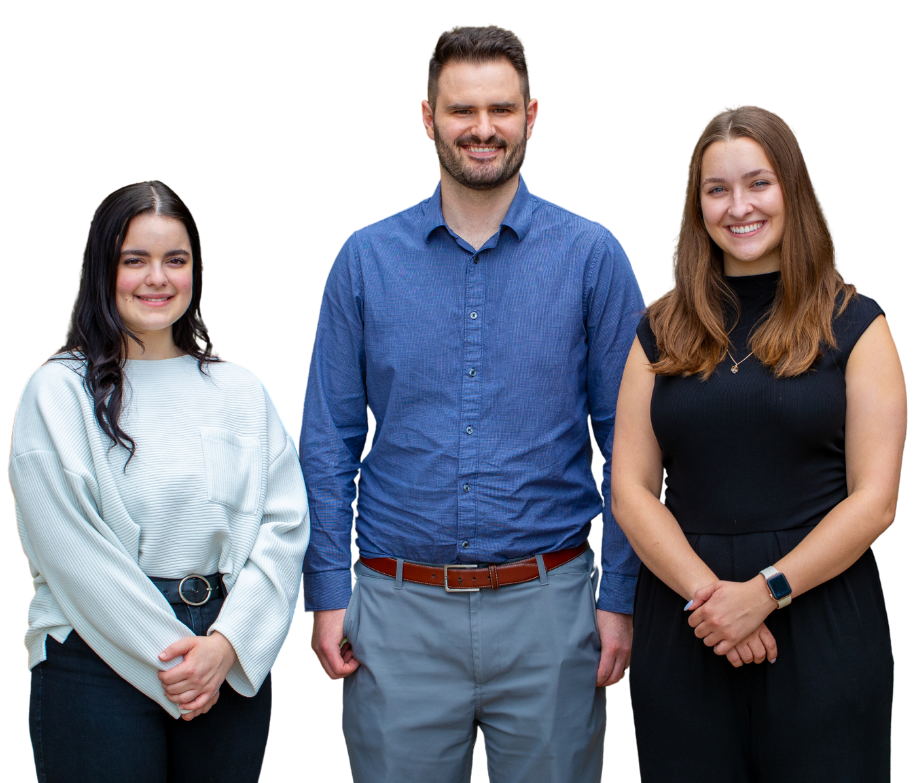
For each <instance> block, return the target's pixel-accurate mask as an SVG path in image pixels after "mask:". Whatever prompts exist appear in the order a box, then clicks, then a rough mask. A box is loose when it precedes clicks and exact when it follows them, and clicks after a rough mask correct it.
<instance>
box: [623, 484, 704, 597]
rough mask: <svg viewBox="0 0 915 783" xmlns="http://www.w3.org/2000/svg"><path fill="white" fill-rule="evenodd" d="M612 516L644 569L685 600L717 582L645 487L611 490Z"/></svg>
mask: <svg viewBox="0 0 915 783" xmlns="http://www.w3.org/2000/svg"><path fill="white" fill-rule="evenodd" d="M613 514H614V516H615V517H616V520H617V522H618V523H619V526H620V527H621V528H622V530H623V532H624V533H625V534H626V537H627V538H628V539H629V543H630V544H632V548H633V549H634V550H635V553H636V554H637V555H638V556H639V558H640V559H641V561H642V563H643V564H644V565H645V567H646V568H648V569H649V570H650V571H651V572H652V573H653V574H654V575H655V576H657V577H658V578H659V579H660V580H661V581H662V582H664V584H666V585H667V586H668V587H669V588H670V589H671V590H673V591H674V592H676V593H678V594H679V595H681V596H683V598H684V599H686V600H689V599H690V598H692V596H693V593H695V591H696V590H698V589H699V588H700V587H704V586H705V585H707V584H710V583H711V582H714V581H715V580H716V579H717V577H716V576H715V573H714V572H713V571H712V569H711V568H709V567H708V566H707V565H706V564H705V563H704V562H703V561H702V559H701V558H700V557H699V556H698V555H697V554H696V553H695V552H694V551H693V548H692V547H691V546H690V545H689V542H688V541H687V540H686V536H684V535H683V531H682V529H681V528H680V525H679V524H678V523H677V520H676V519H674V517H673V514H671V513H670V511H669V510H668V509H667V507H666V506H665V505H664V504H663V503H661V501H660V500H658V498H657V497H655V495H654V494H652V492H651V491H649V490H648V489H647V488H644V487H639V486H624V487H619V488H614V492H613Z"/></svg>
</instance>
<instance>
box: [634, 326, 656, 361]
mask: <svg viewBox="0 0 915 783" xmlns="http://www.w3.org/2000/svg"><path fill="white" fill-rule="evenodd" d="M635 334H636V337H638V340H639V344H640V345H641V346H642V350H643V351H645V355H646V356H647V357H648V361H650V362H651V363H652V364H654V363H655V362H657V361H658V359H659V358H660V355H659V351H658V339H657V337H655V333H654V332H653V331H652V329H651V316H650V315H649V314H648V313H644V314H643V315H642V317H641V318H640V319H639V325H638V326H637V327H636V330H635Z"/></svg>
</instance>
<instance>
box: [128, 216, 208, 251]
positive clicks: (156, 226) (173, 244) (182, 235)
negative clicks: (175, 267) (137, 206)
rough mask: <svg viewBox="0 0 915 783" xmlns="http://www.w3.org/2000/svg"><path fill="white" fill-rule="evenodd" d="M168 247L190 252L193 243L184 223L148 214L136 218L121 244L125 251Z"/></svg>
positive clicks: (129, 225)
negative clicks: (159, 246) (161, 246)
mask: <svg viewBox="0 0 915 783" xmlns="http://www.w3.org/2000/svg"><path fill="white" fill-rule="evenodd" d="M163 244H164V245H168V246H169V249H171V250H178V249H185V250H190V248H191V241H190V239H189V238H188V235H187V229H186V228H185V227H184V223H182V222H181V221H180V220H178V219H176V218H171V217H164V216H163V215H153V214H150V213H148V212H146V213H144V214H142V215H137V216H136V217H134V218H133V219H132V220H131V221H130V223H129V224H128V226H127V233H126V234H125V236H124V241H123V242H122V243H121V245H122V247H123V248H124V249H125V250H128V249H134V250H135V249H142V248H145V247H156V246H158V245H163Z"/></svg>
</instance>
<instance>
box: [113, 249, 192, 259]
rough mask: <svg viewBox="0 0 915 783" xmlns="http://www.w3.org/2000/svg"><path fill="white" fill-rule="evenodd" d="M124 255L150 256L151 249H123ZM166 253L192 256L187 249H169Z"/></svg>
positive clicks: (168, 254)
mask: <svg viewBox="0 0 915 783" xmlns="http://www.w3.org/2000/svg"><path fill="white" fill-rule="evenodd" d="M121 255H122V256H143V257H144V258H149V251H147V250H122V251H121ZM165 255H167V256H187V257H188V258H190V255H191V254H190V253H188V252H187V250H181V249H180V248H179V249H178V250H169V251H168V252H167V253H166V254H165Z"/></svg>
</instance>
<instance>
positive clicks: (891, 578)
mask: <svg viewBox="0 0 915 783" xmlns="http://www.w3.org/2000/svg"><path fill="white" fill-rule="evenodd" d="M452 21H453V20H442V21H441V22H437V23H430V24H429V25H428V28H429V29H428V30H422V31H421V34H420V35H419V36H417V35H415V34H413V31H415V28H410V30H408V29H407V28H398V27H396V26H392V27H391V28H390V29H378V28H375V29H366V30H364V31H363V32H361V33H360V32H355V31H353V30H351V29H349V28H346V30H345V32H341V31H340V30H332V31H330V32H327V33H326V35H327V41H325V42H324V43H323V48H321V49H320V52H321V54H320V55H318V54H316V53H315V51H316V50H315V49H313V48H312V47H313V45H314V42H315V38H316V35H317V33H316V31H310V33H309V35H308V37H307V38H305V39H304V40H303V41H301V42H299V41H292V40H288V41H279V42H277V45H276V46H267V45H265V44H263V42H262V45H261V46H260V48H259V49H258V50H257V54H256V55H255V54H254V53H252V52H251V51H250V50H249V49H247V48H246V47H244V46H239V47H237V48H235V47H232V46H230V45H229V44H226V45H225V46H221V45H220V46H215V45H214V46H215V48H214V49H213V51H214V56H213V57H212V58H211V59H206V58H204V57H202V56H200V57H195V58H192V59H191V61H192V62H193V63H195V65H194V70H193V73H191V74H189V75H184V76H182V78H181V79H180V80H178V79H175V78H172V77H169V76H166V75H160V74H155V73H152V74H150V73H147V72H144V69H143V68H142V67H138V68H137V70H136V71H135V72H132V73H125V74H124V75H122V77H120V78H121V79H124V80H126V82H127V86H126V87H124V86H122V87H120V88H119V89H117V90H115V91H113V92H111V91H110V90H108V89H102V88H101V87H100V85H101V86H103V87H107V86H108V85H107V82H108V81H110V80H111V79H112V78H113V77H109V76H108V75H107V74H106V72H105V67H101V66H100V70H99V72H97V73H85V74H83V75H81V76H77V75H76V74H72V73H66V72H62V73H61V76H60V81H59V83H58V84H57V85H56V86H55V87H54V88H53V90H52V91H51V92H50V93H46V94H43V95H42V96H41V97H38V98H31V99H30V100H29V103H28V108H27V109H25V108H24V109H23V111H22V113H21V117H20V120H19V123H18V127H17V128H16V129H15V132H16V134H17V139H18V141H17V144H16V146H15V147H14V148H11V149H9V150H8V154H9V155H10V156H11V158H12V160H13V162H14V163H15V164H16V166H17V168H16V170H17V171H18V172H19V174H18V176H17V178H16V185H17V187H16V190H15V193H14V194H13V207H12V208H11V209H10V210H9V211H8V212H7V214H6V220H7V228H8V231H13V232H15V234H16V235H17V236H19V237H22V238H23V240H24V241H23V249H22V250H21V251H20V252H21V255H20V257H19V258H18V259H8V262H7V265H6V270H7V280H6V282H7V289H6V293H7V296H8V302H7V303H8V309H7V312H8V316H7V324H8V325H7V329H8V332H9V333H10V335H11V337H12V340H11V343H12V345H13V350H12V361H11V362H10V364H11V367H10V376H8V380H7V383H6V390H7V391H6V395H7V396H6V405H7V410H8V411H9V412H10V413H12V411H13V409H14V406H15V404H16V400H17V398H18V394H19V391H20V389H21V384H22V383H23V382H24V381H25V379H26V378H27V376H28V374H29V373H30V372H31V371H32V370H33V369H34V368H35V367H36V366H38V365H39V364H40V363H41V361H42V360H43V359H44V358H45V357H47V356H48V355H49V354H50V353H51V351H52V350H54V349H55V348H56V347H57V346H59V345H60V343H61V342H62V340H63V334H64V329H65V327H66V323H67V318H68V315H69V311H70V307H71V304H72V300H73V294H74V291H75V287H76V280H77V270H78V267H79V259H80V254H81V252H82V249H83V244H84V242H85V237H86V232H87V230H88V226H89V219H90V216H91V214H92V211H93V209H94V208H95V206H96V205H97V204H98V202H99V201H100V200H101V199H102V198H103V197H104V196H105V195H106V194H107V193H108V192H110V191H111V190H113V189H114V188H116V187H119V186H121V185H124V184H127V183H129V182H133V181H137V180H141V179H147V178H158V179H162V180H163V181H165V182H167V183H168V184H169V185H171V186H172V187H173V188H175V189H176V190H177V191H178V193H179V194H180V195H181V196H182V197H183V198H184V200H185V201H186V202H187V204H188V205H189V206H190V208H191V209H192V211H193V212H194V215H195V216H196V218H197V221H198V223H199V226H200V228H201V231H202V235H203V248H204V260H205V270H206V271H205V287H204V294H205V295H204V300H203V313H204V316H205V318H206V321H207V324H208V326H209V327H210V330H211V334H212V336H213V339H214V342H215V344H216V348H217V349H218V350H219V351H221V353H222V355H223V356H224V357H225V358H227V359H229V360H231V361H234V362H237V363H239V364H243V365H245V366H247V367H249V368H250V369H251V370H252V371H254V372H255V373H257V374H258V375H259V376H260V377H261V378H262V379H263V380H264V382H265V384H266V385H267V387H268V388H269V390H270V392H271V394H272V395H273V398H274V400H275V402H276V404H277V407H278V408H279V411H280V413H281V415H282V416H283V420H284V422H285V424H286V427H287V429H288V430H289V431H290V433H292V435H293V437H294V438H297V437H298V432H299V424H300V419H301V408H302V395H303V390H304V386H305V378H306V371H307V363H308V359H309V355H310V352H311V345H312V340H313V337H314V328H315V321H316V318H317V314H318V306H319V301H320V294H321V288H322V285H323V282H324V279H325V276H326V274H327V270H328V268H329V266H330V264H331V262H332V261H333V258H334V255H335V253H336V251H337V249H338V248H339V246H340V244H341V243H342V242H343V240H344V239H345V238H346V237H347V235H348V234H349V233H350V232H351V231H353V230H354V229H356V228H358V227H360V226H362V225H365V224H367V223H370V222H372V221H374V220H377V219H379V218H381V217H384V216H386V215H388V214H390V213H392V212H395V211H397V210H400V209H402V208H404V207H406V206H409V205H410V204H413V203H415V202H416V201H419V200H420V199H422V198H424V197H425V196H427V195H429V194H430V193H431V192H432V190H433V188H434V187H435V184H436V181H437V179H438V166H437V162H436V159H435V157H434V154H433V150H432V145H431V143H430V142H429V141H428V140H427V139H426V137H425V135H424V134H423V131H422V128H421V125H420V119H419V111H418V110H419V102H420V100H421V98H422V97H424V94H425V68H426V66H425V63H426V59H427V57H428V52H429V51H430V49H431V48H432V45H433V44H434V41H435V37H436V35H437V33H438V30H439V29H441V27H443V26H445V25H446V24H449V25H450V24H451V23H452ZM567 27H568V26H567ZM516 29H517V31H518V32H519V33H520V34H521V35H522V36H523V37H524V38H525V40H526V42H527V45H528V47H529V51H530V55H529V56H530V62H531V81H532V88H533V93H534V95H535V96H536V97H538V98H539V99H540V101H541V113H540V118H539V120H538V122H537V126H536V128H535V131H534V136H533V138H532V140H531V142H530V150H529V153H528V158H527V162H526V164H525V167H524V169H523V172H524V175H525V177H526V179H527V183H528V186H529V187H530V189H531V190H532V191H533V192H534V193H536V194H538V195H541V196H544V197H545V198H548V199H550V200H552V201H555V202H557V203H559V204H561V205H563V206H565V207H567V208H569V209H572V210H574V211H576V212H579V213H581V214H583V215H585V216H587V217H589V218H592V219H595V220H598V221H600V222H602V223H604V224H605V225H607V226H608V227H609V228H610V229H611V230H612V231H613V232H614V233H615V234H616V236H617V237H618V238H619V239H620V241H621V242H622V244H623V246H624V247H625V248H626V250H627V252H628V253H629V256H630V258H631V259H632V262H633V265H634V269H635V272H636V275H637V277H638V279H639V281H640V284H641V286H642V289H643V292H644V296H645V299H646V301H648V300H651V299H653V298H655V297H657V296H658V295H660V294H661V293H663V291H664V290H665V289H666V288H667V286H668V285H669V282H670V248H671V241H670V240H671V237H673V235H674V234H675V233H676V231H677V225H678V220H679V215H680V209H681V202H682V194H683V187H684V182H685V178H686V166H687V161H688V158H689V154H690V151H691V149H692V146H693V144H694V142H695V139H696V137H697V135H698V133H699V130H700V129H701V127H702V125H703V124H704V123H705V121H706V119H707V118H708V117H709V116H710V115H711V114H712V113H713V112H714V111H716V110H717V109H718V108H720V107H721V106H723V105H727V104H730V103H733V102H735V101H740V102H745V103H751V102H752V103H758V104H759V105H762V106H764V107H766V108H768V109H771V110H774V111H777V112H779V113H780V114H781V115H782V116H783V117H784V118H785V119H786V120H788V121H789V122H790V123H791V124H792V125H793V126H794V127H795V129H796V130H797V132H798V134H799V139H800V142H801V146H802V147H803V150H804V153H805V155H806V157H807V160H808V162H809V164H810V170H811V173H812V175H813V178H814V181H815V182H816V184H817V186H818V189H819V193H820V195H821V198H822V200H823V202H824V204H825V205H826V209H827V211H828V213H829V217H830V221H831V224H832V227H833V230H834V231H835V232H836V235H837V246H838V249H839V253H840V256H841V264H842V269H843V272H844V273H845V274H846V275H847V276H848V277H849V279H851V280H853V281H854V282H855V283H857V284H858V286H859V288H860V290H861V291H862V292H863V293H866V294H868V295H870V296H872V297H874V298H875V299H877V300H878V301H879V302H880V303H881V304H882V305H883V306H884V308H885V309H886V311H887V313H888V314H889V317H890V319H891V324H893V325H897V324H901V323H902V321H900V319H901V318H902V315H903V313H904V310H903V299H902V298H903V296H904V295H905V294H906V293H907V287H908V286H907V283H908V279H909V274H910V273H909V272H908V269H907V266H904V267H901V268H900V267H898V266H896V263H897V259H900V260H902V261H903V263H905V264H907V263H908V259H907V258H906V255H907V254H905V252H904V249H903V243H899V242H898V239H896V238H894V239H893V244H890V243H889V242H887V241H886V239H890V237H893V236H894V230H893V229H894V228H895V227H896V226H897V224H896V223H893V222H892V221H900V220H901V221H905V224H906V225H907V223H908V221H907V219H906V217H905V215H904V213H903V211H902V207H903V202H900V201H896V200H895V198H894V193H893V192H892V189H893V188H894V187H896V186H895V184H894V183H892V182H890V184H887V180H891V179H892V162H891V161H892V160H893V155H894V149H895V147H894V145H899V144H900V142H899V141H898V139H896V138H894V136H893V134H892V133H890V134H888V135H886V136H884V135H883V132H882V131H880V130H878V129H877V128H875V127H874V117H875V115H880V114H882V113H884V112H891V109H889V108H886V104H885V103H882V102H881V98H880V92H879V90H880V87H879V86H874V87H871V86H869V85H864V84H861V83H859V82H852V81H849V82H848V83H844V82H841V80H839V79H836V80H835V81H834V82H832V83H833V84H840V85H841V86H840V88H836V94H835V95H833V94H830V96H829V97H826V95H825V88H824V86H823V84H822V83H821V82H820V81H818V74H819V65H818V64H817V62H815V61H813V60H811V61H810V62H809V63H806V64H805V63H803V62H798V63H793V64H787V63H785V62H782V61H777V60H774V59H773V58H772V56H771V52H770V56H769V58H768V59H766V57H765V52H761V51H758V49H752V48H751V47H750V44H749V43H746V42H744V43H742V44H740V45H739V46H738V45H737V44H734V46H735V47H736V48H737V49H739V51H735V50H731V49H728V51H726V52H720V51H719V52H718V53H717V54H716V53H714V52H706V51H703V50H702V49H701V47H700V48H699V50H697V51H695V52H692V53H690V54H689V55H684V54H683V53H681V52H675V51H674V52H672V51H670V50H669V49H668V48H667V47H666V46H665V45H664V44H663V43H662V42H661V41H659V40H657V39H654V38H652V37H651V36H647V37H641V36H634V37H635V39H637V40H624V38H626V35H625V31H616V32H615V33H613V34H611V33H609V32H608V31H606V30H605V29H604V28H602V27H601V26H600V25H597V24H595V25H594V26H593V28H591V29H589V30H584V31H583V30H582V29H581V28H580V27H568V29H565V28H564V26H563V24H561V23H557V22H554V21H550V22H549V23H545V22H541V23H533V22H532V23H530V24H524V25H523V26H521V27H517V28H516ZM318 37H320V36H318ZM763 48H764V47H763ZM300 53H301V54H300ZM106 67H108V68H110V69H114V68H115V67H123V66H122V65H121V66H119V65H117V64H112V65H111V66H106ZM187 76H190V78H187ZM831 89H832V88H831ZM888 158H889V160H890V162H889V163H888V162H887V159H888ZM906 176H908V175H906ZM899 228H901V225H899ZM8 236H9V234H8ZM884 238H886V239H884ZM903 242H904V240H903ZM894 317H895V320H894ZM895 337H896V340H897V344H898V346H899V349H900V352H901V353H903V355H904V352H905V349H906V339H905V338H904V336H903V335H902V334H901V329H900V327H899V326H897V328H896V330H895ZM178 404H180V401H177V400H176V405H178ZM600 468H601V459H600V456H599V455H596V457H595V464H594V472H595V476H599V474H600ZM8 508H9V517H8V521H9V528H8V531H9V532H8V538H7V541H8V546H9V549H10V552H11V559H10V561H9V563H10V566H11V568H10V572H11V574H12V575H13V580H12V584H14V585H17V588H16V590H15V597H14V599H13V602H12V604H11V606H13V607H19V610H18V611H21V612H22V614H21V615H17V617H18V618H19V619H17V620H15V621H12V622H10V623H8V624H7V630H6V634H7V642H8V649H12V650H15V648H16V645H17V644H18V643H19V642H18V640H19V639H20V638H21V633H22V631H23V630H24V620H25V617H24V613H25V608H26V604H27V602H28V599H29V597H30V595H31V590H30V587H29V580H28V574H27V570H26V563H25V559H24V558H23V557H22V556H21V555H19V553H18V551H17V547H16V545H15V544H14V543H13V526H14V520H13V515H12V504H10V506H8ZM890 539H891V540H895V541H896V545H897V546H899V532H898V530H893V531H891V532H890ZM591 543H592V545H593V546H594V548H595V550H597V551H599V545H600V539H599V530H595V531H594V533H593V534H592V541H591ZM889 546H892V544H889V545H888V544H886V543H884V539H881V540H880V541H879V542H878V543H877V544H876V545H875V547H874V549H875V552H876V555H877V558H878V561H879V562H880V564H881V565H882V566H883V568H882V572H881V576H882V578H883V583H884V589H885V592H886V596H887V605H888V607H892V605H893V599H894V597H895V596H901V595H902V593H901V589H902V588H901V585H900V586H898V587H897V586H896V583H897V582H899V581H900V580H901V576H900V574H899V571H898V570H897V571H896V572H895V573H894V572H893V571H892V570H891V569H889V568H888V567H887V564H888V563H889V561H890V560H891V559H892V557H891V554H890V549H889V548H888V547H889ZM799 600H803V599H799ZM890 614H891V617H892V611H891V612H890ZM310 619H311V618H310V616H307V615H303V613H302V612H301V610H298V611H297V613H296V618H295V621H294V623H293V626H292V629H291V632H290V634H289V638H288V641H287V643H286V646H285V647H284V649H283V651H282V653H281V656H280V659H279V660H278V662H277V665H276V667H275V670H274V701H273V722H272V729H271V737H270V744H269V747H268V750H267V759H266V762H265V767H264V774H263V779H264V780H268V781H269V780H275V779H279V778H280V775H281V774H282V773H281V770H283V769H284V768H286V770H287V771H288V769H289V765H290V764H295V765H299V766H300V767H301V768H302V770H303V771H305V769H308V768H310V769H313V770H314V771H319V774H321V775H322V777H323V776H324V775H327V776H328V777H329V778H331V779H346V778H347V777H348V770H347V762H346V755H345V748H344V744H343V739H342V736H341V733H340V685H339V684H338V683H331V682H329V681H328V680H327V678H326V677H325V676H324V674H323V673H322V672H321V670H320V668H319V666H318V664H317V661H316V659H315V658H314V656H313V655H312V653H311V652H310V650H309V637H310ZM21 660H22V662H23V664H24V661H25V656H24V655H23V657H22V659H21ZM23 669H24V666H23ZM20 683H21V685H20V689H19V690H18V692H19V693H20V696H19V697H17V700H18V703H19V704H20V705H21V706H22V707H25V706H26V696H27V688H28V684H27V683H28V675H27V674H24V676H23V677H22V679H21V680H20ZM608 710H609V730H608V734H607V745H606V747H607V752H606V758H605V764H606V769H607V773H608V774H607V777H608V779H610V776H611V770H612V774H613V776H614V777H613V779H614V780H618V781H629V780H636V779H637V777H638V772H637V755H636V743H635V735H634V732H633V729H632V713H631V708H630V703H629V689H628V683H627V681H623V682H622V683H620V684H619V685H617V686H615V687H613V688H610V689H609V707H608ZM20 714H21V713H20ZM23 717H24V716H23ZM19 725H20V727H21V731H22V733H21V735H20V739H21V741H22V743H23V744H22V746H21V748H22V753H23V754H24V753H25V752H26V746H25V743H26V741H27V737H26V727H25V720H24V719H23V720H21V723H20V724H19ZM481 751H482V745H481V744H478V746H477V754H478V757H477V761H478V762H479V761H481V758H480V755H479V754H480V753H481ZM474 779H475V780H484V779H485V776H484V775H483V774H482V773H481V772H480V773H478V774H476V775H475V777H474Z"/></svg>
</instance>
